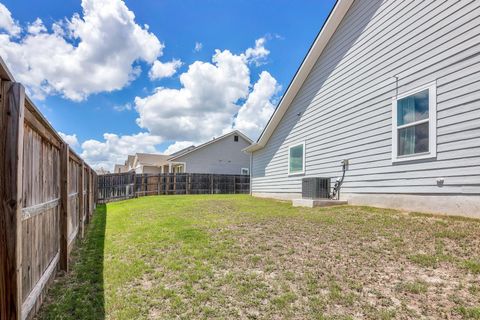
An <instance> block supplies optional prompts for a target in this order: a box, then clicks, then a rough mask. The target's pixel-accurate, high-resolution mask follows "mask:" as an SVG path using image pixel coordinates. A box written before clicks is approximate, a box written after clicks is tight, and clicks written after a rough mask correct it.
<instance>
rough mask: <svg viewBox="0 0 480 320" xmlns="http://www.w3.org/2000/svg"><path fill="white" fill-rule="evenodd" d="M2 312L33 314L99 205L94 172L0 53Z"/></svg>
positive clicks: (7, 314) (8, 315)
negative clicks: (27, 95)
mask: <svg viewBox="0 0 480 320" xmlns="http://www.w3.org/2000/svg"><path fill="white" fill-rule="evenodd" d="M0 76H1V81H0V108H1V109H0V113H1V114H0V130H1V133H0V150H1V155H0V157H1V162H0V179H1V180H0V203H1V206H2V209H1V212H0V319H2V320H4V319H8V320H10V319H12V320H13V319H27V318H32V317H33V315H34V314H35V313H36V311H37V310H38V308H39V306H40V304H41V302H42V299H43V296H44V294H45V290H46V288H47V287H48V285H49V283H50V282H51V281H52V280H53V278H54V277H55V274H56V271H57V270H58V269H61V270H64V271H68V260H69V254H70V251H71V250H72V246H73V244H74V242H75V239H76V238H78V237H79V236H80V237H82V236H83V234H84V228H85V223H88V221H89V219H90V217H91V215H92V214H93V212H94V208H95V201H96V199H95V198H96V194H97V192H96V190H95V189H96V185H97V181H96V174H95V172H94V171H93V170H92V169H91V168H90V167H89V166H88V165H86V164H85V163H84V162H83V160H82V159H81V158H80V157H79V156H78V155H76V154H75V153H74V152H73V151H71V150H70V148H69V147H68V145H67V144H66V143H65V142H64V141H63V140H62V139H61V138H60V136H59V135H58V134H57V132H56V131H55V130H54V129H53V128H52V127H51V126H50V124H49V123H48V122H47V120H46V119H45V118H44V117H43V116H42V115H41V113H40V112H39V111H38V109H37V108H36V107H35V106H34V105H33V103H32V102H31V101H30V100H29V99H28V97H26V96H25V89H24V88H23V86H22V85H21V84H19V83H16V82H14V80H13V77H12V76H11V75H10V73H9V72H8V70H7V69H6V67H4V65H3V63H2V61H1V59H0Z"/></svg>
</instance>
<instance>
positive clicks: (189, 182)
mask: <svg viewBox="0 0 480 320" xmlns="http://www.w3.org/2000/svg"><path fill="white" fill-rule="evenodd" d="M190 193H192V174H191V173H187V190H186V194H190Z"/></svg>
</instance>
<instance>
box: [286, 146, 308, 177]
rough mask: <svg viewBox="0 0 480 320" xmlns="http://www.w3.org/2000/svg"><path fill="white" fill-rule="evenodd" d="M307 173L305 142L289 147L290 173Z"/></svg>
mask: <svg viewBox="0 0 480 320" xmlns="http://www.w3.org/2000/svg"><path fill="white" fill-rule="evenodd" d="M303 173H305V142H302V143H300V144H296V145H292V146H290V147H289V148H288V174H289V175H294V174H303Z"/></svg>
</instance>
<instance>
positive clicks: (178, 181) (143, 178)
mask: <svg viewBox="0 0 480 320" xmlns="http://www.w3.org/2000/svg"><path fill="white" fill-rule="evenodd" d="M97 180H98V185H97V189H98V202H100V203H104V202H109V201H114V200H124V199H131V198H135V197H143V196H150V195H173V194H237V193H249V192H250V177H249V176H247V175H224V174H201V173H161V174H135V173H114V174H106V175H100V176H98V177H97Z"/></svg>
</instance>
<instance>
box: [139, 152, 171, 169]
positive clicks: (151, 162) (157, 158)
mask: <svg viewBox="0 0 480 320" xmlns="http://www.w3.org/2000/svg"><path fill="white" fill-rule="evenodd" d="M169 157H170V156H169V155H166V154H152V153H137V154H135V161H134V164H137V163H138V164H140V165H143V166H162V165H165V164H167V159H168V158H169Z"/></svg>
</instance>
